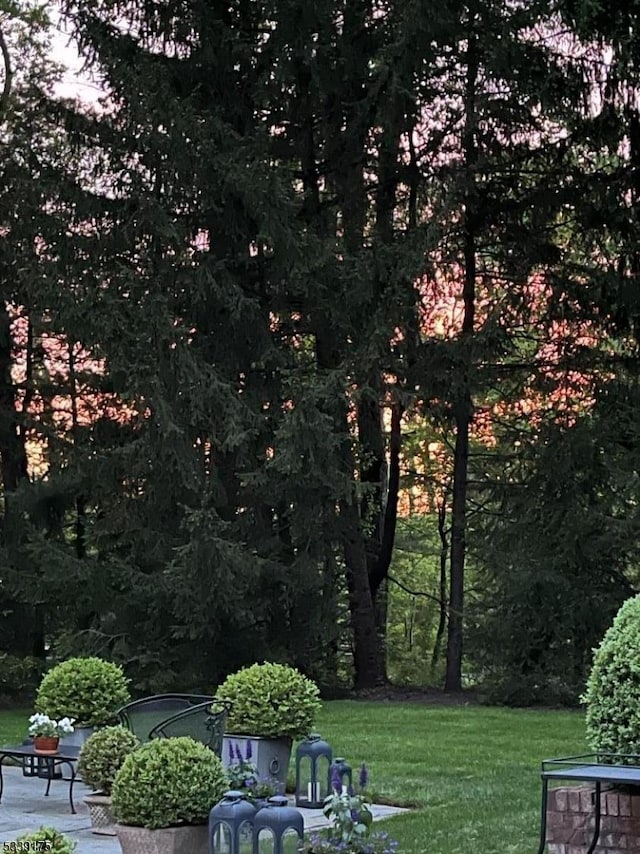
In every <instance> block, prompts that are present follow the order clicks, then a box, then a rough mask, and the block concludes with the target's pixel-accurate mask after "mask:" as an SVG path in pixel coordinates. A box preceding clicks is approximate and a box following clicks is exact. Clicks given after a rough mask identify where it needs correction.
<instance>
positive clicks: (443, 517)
mask: <svg viewBox="0 0 640 854" xmlns="http://www.w3.org/2000/svg"><path fill="white" fill-rule="evenodd" d="M446 524H447V499H446V497H445V496H443V498H442V501H441V502H440V504H438V535H439V537H440V588H439V597H438V598H439V600H440V612H439V617H438V628H437V630H436V639H435V642H434V644H433V652H432V653H431V675H432V677H433V676H434V674H435V671H436V667H437V666H438V663H439V662H440V654H441V650H442V641H443V640H444V634H445V631H446V628H447V611H448V602H447V552H448V548H449V539H448V537H447V527H446Z"/></svg>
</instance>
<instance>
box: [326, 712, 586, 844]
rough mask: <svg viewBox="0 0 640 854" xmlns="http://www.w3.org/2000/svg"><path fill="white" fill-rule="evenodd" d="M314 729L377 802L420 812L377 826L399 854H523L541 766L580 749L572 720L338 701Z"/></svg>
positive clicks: (580, 721)
mask: <svg viewBox="0 0 640 854" xmlns="http://www.w3.org/2000/svg"><path fill="white" fill-rule="evenodd" d="M318 731H319V732H320V733H322V735H323V737H325V738H326V739H327V740H328V741H329V742H330V743H331V744H332V745H333V748H334V752H337V753H338V754H340V755H342V756H345V757H346V758H347V759H348V760H349V761H350V762H351V763H352V764H353V765H354V766H356V765H357V764H359V763H360V762H361V761H362V760H364V761H365V762H366V763H367V765H368V766H369V769H370V788H371V790H372V791H373V792H374V793H375V794H376V795H379V796H380V798H381V800H383V801H384V800H389V801H393V802H395V803H400V804H402V803H410V804H418V805H419V807H418V809H416V810H415V811H414V812H412V813H411V814H409V815H407V816H401V817H398V818H393V819H389V820H388V821H387V822H385V825H386V828H387V829H388V830H389V832H390V833H391V835H392V836H394V837H395V838H396V839H398V840H399V842H400V846H399V850H400V851H401V852H404V853H405V854H425V852H427V851H428V852H429V854H475V852H477V853H478V854H531V851H535V849H536V844H537V833H538V830H539V821H540V776H539V774H540V761H541V760H542V759H545V758H549V757H553V756H568V755H571V754H572V753H580V752H584V750H585V749H586V748H585V744H584V718H583V717H582V715H580V714H578V713H576V712H556V711H544V712H541V711H529V710H516V709H498V708H486V707H476V706H461V707H437V706H425V705H417V704H415V705H411V704H402V703H380V702H350V701H338V702H331V703H325V705H324V709H323V711H322V714H321V717H320V720H319V721H318Z"/></svg>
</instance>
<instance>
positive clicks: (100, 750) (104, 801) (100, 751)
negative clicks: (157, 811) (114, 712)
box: [78, 726, 140, 836]
mask: <svg viewBox="0 0 640 854" xmlns="http://www.w3.org/2000/svg"><path fill="white" fill-rule="evenodd" d="M139 746H140V742H139V741H138V739H137V738H136V736H135V735H134V734H133V733H132V732H131V731H130V730H128V729H127V728H126V727H123V726H108V727H104V728H103V729H99V730H98V731H97V732H94V733H93V735H92V736H91V737H90V738H89V739H88V740H87V741H86V742H85V743H84V744H83V745H82V749H81V750H80V756H79V757H78V775H79V776H80V778H81V780H82V781H83V783H86V785H87V786H91V788H92V789H93V790H94V792H93V794H91V795H86V796H85V798H84V802H85V804H86V805H87V806H88V807H89V815H90V817H91V830H92V831H93V833H100V834H102V835H104V836H115V835H116V829H115V820H114V818H113V813H112V811H111V789H112V788H113V781H114V780H115V777H116V774H117V772H118V771H119V770H120V766H121V765H122V763H123V762H124V760H125V759H126V758H127V756H128V755H129V754H130V753H132V752H133V751H134V750H136V749H137V748H138V747H139Z"/></svg>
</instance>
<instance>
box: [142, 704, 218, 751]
mask: <svg viewBox="0 0 640 854" xmlns="http://www.w3.org/2000/svg"><path fill="white" fill-rule="evenodd" d="M227 713H228V706H227V705H226V704H222V703H219V702H218V701H215V702H214V703H213V704H212V702H211V700H208V701H207V702H206V703H200V704H199V705H197V706H192V707H191V708H190V709H185V710H184V711H181V712H177V714H175V715H172V716H171V717H170V718H167V719H166V720H164V721H161V722H160V723H159V724H157V725H156V726H155V727H154V728H153V729H152V730H151V732H150V733H149V738H175V737H176V736H181V735H188V736H189V737H190V738H193V739H194V740H195V741H199V742H200V743H201V744H204V745H206V746H207V747H208V748H209V749H210V750H213V752H214V753H215V754H216V755H217V756H219V757H220V758H222V738H223V736H224V727H225V723H226V720H227Z"/></svg>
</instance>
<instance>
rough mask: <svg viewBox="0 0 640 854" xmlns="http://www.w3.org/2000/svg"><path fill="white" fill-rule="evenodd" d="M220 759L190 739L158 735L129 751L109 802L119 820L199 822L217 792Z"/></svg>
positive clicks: (155, 824) (221, 785) (221, 787)
mask: <svg viewBox="0 0 640 854" xmlns="http://www.w3.org/2000/svg"><path fill="white" fill-rule="evenodd" d="M225 788H226V777H225V774H224V770H223V768H222V763H221V761H220V759H219V758H218V757H217V756H216V755H215V753H214V752H213V751H212V750H209V748H208V747H205V745H203V744H199V743H198V742H197V741H194V740H193V739H192V738H188V737H187V736H180V737H179V738H158V739H155V740H153V741H150V742H148V743H147V744H143V745H142V747H140V748H139V749H138V750H135V751H134V752H133V753H130V754H129V755H128V756H127V757H126V759H125V760H124V762H123V763H122V767H121V768H120V770H119V771H118V773H117V774H116V779H115V781H114V784H113V789H112V791H111V806H112V809H113V814H114V815H115V817H116V820H117V821H118V822H119V823H120V824H131V825H135V826H138V827H147V828H152V829H155V828H160V827H175V826H176V825H182V824H205V823H206V822H207V820H208V818H209V811H210V810H211V808H212V807H213V805H214V804H216V803H217V802H218V801H219V800H220V798H221V797H222V794H223V792H224V791H225Z"/></svg>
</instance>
